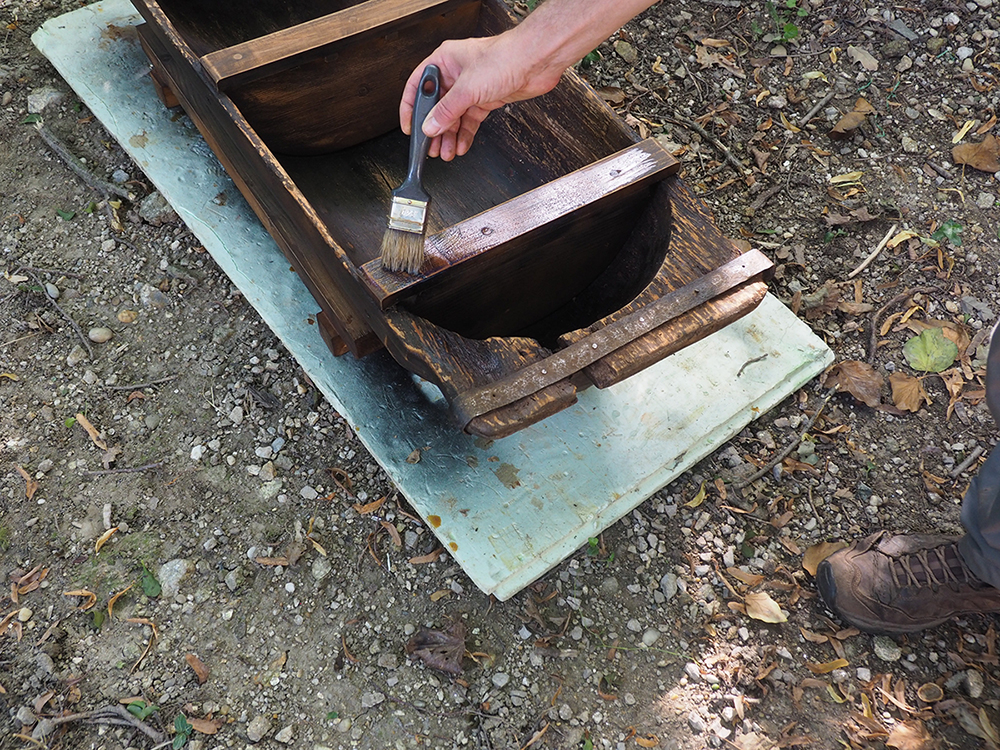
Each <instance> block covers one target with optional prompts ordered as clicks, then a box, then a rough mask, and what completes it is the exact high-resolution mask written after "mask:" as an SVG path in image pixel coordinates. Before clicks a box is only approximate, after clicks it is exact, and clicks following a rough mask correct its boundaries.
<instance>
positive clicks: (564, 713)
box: [559, 703, 573, 721]
mask: <svg viewBox="0 0 1000 750" xmlns="http://www.w3.org/2000/svg"><path fill="white" fill-rule="evenodd" d="M559 718H560V719H562V720H563V721H569V720H570V719H572V718H573V709H572V707H570V705H569V704H568V703H563V704H562V705H561V706H559Z"/></svg>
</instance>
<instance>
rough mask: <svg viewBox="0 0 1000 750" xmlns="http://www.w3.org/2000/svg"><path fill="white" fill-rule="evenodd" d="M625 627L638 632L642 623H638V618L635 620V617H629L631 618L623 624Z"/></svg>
mask: <svg viewBox="0 0 1000 750" xmlns="http://www.w3.org/2000/svg"><path fill="white" fill-rule="evenodd" d="M625 627H627V628H628V629H629V630H631V631H632V632H633V633H638V632H639V631H640V630H642V624H641V623H640V622H639V621H638V620H636V619H634V618H633V619H631V620H629V621H628V622H627V623H626V624H625Z"/></svg>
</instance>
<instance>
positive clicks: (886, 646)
mask: <svg viewBox="0 0 1000 750" xmlns="http://www.w3.org/2000/svg"><path fill="white" fill-rule="evenodd" d="M872 646H873V647H874V649H875V655H876V656H877V657H878V658H879V659H881V660H882V661H899V659H900V658H901V657H902V656H903V650H902V649H901V648H900V647H899V645H898V644H897V643H896V642H895V641H894V640H892V638H889V637H888V636H885V635H877V636H875V638H874V639H872Z"/></svg>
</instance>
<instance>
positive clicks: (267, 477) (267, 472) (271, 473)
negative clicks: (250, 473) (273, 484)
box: [257, 461, 277, 482]
mask: <svg viewBox="0 0 1000 750" xmlns="http://www.w3.org/2000/svg"><path fill="white" fill-rule="evenodd" d="M257 476H259V477H260V478H261V480H262V481H264V482H270V481H272V480H273V479H274V478H275V477H276V476H277V472H276V471H275V469H274V461H268V462H267V463H265V464H264V465H263V466H261V467H260V474H258V475H257Z"/></svg>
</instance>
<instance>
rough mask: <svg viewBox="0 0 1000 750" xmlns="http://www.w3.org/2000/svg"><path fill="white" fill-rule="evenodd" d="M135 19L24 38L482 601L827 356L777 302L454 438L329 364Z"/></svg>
mask: <svg viewBox="0 0 1000 750" xmlns="http://www.w3.org/2000/svg"><path fill="white" fill-rule="evenodd" d="M137 22H138V17H137V15H136V14H135V13H134V11H133V9H132V6H131V5H130V4H129V3H128V2H127V0H109V2H102V3H96V4H94V5H90V6H87V7H85V8H81V9H79V10H76V11H73V12H71V13H68V14H66V15H63V16H60V17H58V18H54V19H51V20H50V21H48V22H46V23H45V24H44V26H43V27H42V28H41V29H39V31H37V32H36V33H35V35H34V36H33V40H34V42H35V44H36V46H38V48H39V49H40V50H41V51H42V53H43V54H45V56H46V57H48V58H49V60H50V61H51V62H52V64H53V65H54V66H55V67H56V69H57V70H59V72H60V73H61V74H62V75H63V77H64V78H65V79H66V81H67V82H68V83H69V85H70V86H72V87H73V89H74V90H75V91H76V92H77V94H78V95H79V96H80V98H81V99H82V100H83V101H84V103H86V105H87V106H88V107H89V108H90V109H91V111H92V112H93V113H94V114H95V115H96V116H97V117H98V118H99V119H100V120H101V122H102V123H104V125H105V127H107V129H108V130H109V131H110V132H111V134H112V135H113V136H114V137H115V138H116V139H117V140H118V141H119V142H120V143H121V144H122V146H123V147H124V148H125V149H126V150H127V151H128V152H129V154H130V155H131V156H132V158H133V159H134V160H135V161H136V163H138V164H139V166H140V167H142V169H143V170H144V171H145V172H146V175H147V176H148V177H149V179H150V180H151V181H152V182H153V183H154V184H155V185H156V187H157V188H158V189H159V190H160V191H161V192H162V193H163V195H164V196H165V197H166V198H167V199H168V200H169V201H170V203H171V204H172V205H173V207H174V208H175V210H176V211H177V213H178V214H179V215H180V216H181V218H182V219H183V220H184V222H185V223H186V224H187V226H188V227H189V228H190V229H191V231H192V232H193V233H194V234H195V235H197V237H198V238H199V240H200V241H201V242H202V243H203V244H204V245H205V247H206V248H207V249H208V251H209V252H210V253H211V254H212V256H213V258H214V259H215V261H216V262H217V263H218V264H219V266H220V267H221V268H222V269H223V270H224V271H225V273H226V274H228V276H229V278H230V279H231V280H232V281H233V283H234V284H236V286H237V287H239V289H240V290H241V291H242V292H243V294H244V295H245V296H246V298H247V299H248V300H249V301H250V303H251V304H252V305H253V306H254V307H255V308H256V309H257V311H258V312H259V313H260V315H261V317H262V318H263V319H264V321H265V322H266V323H267V324H268V325H269V326H270V327H271V329H272V330H273V331H274V332H275V334H276V335H277V336H278V337H279V338H280V339H281V340H282V342H283V343H284V344H285V346H286V347H287V348H288V350H289V351H290V352H291V353H292V355H293V356H294V357H295V358H296V360H298V362H299V364H300V365H301V366H302V368H303V369H304V370H305V371H306V372H307V373H308V375H309V377H310V378H312V380H313V381H314V382H315V383H316V384H317V386H318V387H319V388H320V389H321V390H322V391H323V394H324V395H325V396H326V398H328V399H329V400H330V402H331V403H332V404H333V405H334V407H335V408H336V409H337V410H338V411H339V412H340V413H341V414H342V415H343V416H344V417H345V419H347V420H348V422H349V423H350V424H351V425H352V426H353V427H354V429H355V430H356V431H357V433H358V435H359V437H360V438H361V440H362V441H363V442H364V444H365V446H366V447H367V448H368V450H369V451H370V452H371V454H372V456H373V457H374V458H375V460H376V461H378V463H379V464H380V465H381V466H382V467H383V468H384V469H385V470H386V471H387V472H388V474H389V475H390V476H391V477H392V479H393V481H394V482H395V483H396V484H397V485H398V487H399V489H400V491H401V492H402V493H403V494H404V495H405V496H406V497H407V498H408V499H409V500H410V502H411V503H412V504H413V506H414V507H415V508H416V509H417V510H418V511H419V512H420V514H421V515H422V516H423V517H424V519H427V520H428V521H429V525H431V526H432V528H433V529H434V533H436V534H437V535H438V537H439V538H440V539H441V542H442V543H443V545H444V546H445V548H446V549H448V550H450V554H451V555H452V556H453V557H454V559H455V560H456V561H457V562H458V563H459V564H460V565H461V566H462V568H463V569H464V570H465V571H466V573H467V574H468V575H469V577H470V578H471V579H472V580H473V582H475V584H476V585H477V586H479V588H481V589H482V590H483V591H485V592H488V593H492V594H495V595H496V596H497V597H498V598H500V599H506V598H508V597H510V596H512V595H513V594H515V593H517V592H518V591H519V590H520V589H521V588H523V587H524V586H526V585H527V584H529V583H531V582H532V581H533V580H535V579H536V578H538V577H539V576H541V575H542V574H543V573H545V572H546V571H547V570H549V569H550V568H552V567H553V566H555V565H558V564H559V563H560V562H561V561H562V560H563V559H565V558H566V557H567V556H568V555H570V554H571V553H572V552H573V551H574V550H576V549H578V548H579V547H581V546H582V545H584V544H586V541H587V538H588V537H591V536H595V535H596V534H598V533H600V532H601V531H602V530H604V529H605V528H607V527H608V526H609V525H611V524H612V523H614V522H615V521H616V520H617V519H618V518H620V517H621V516H623V515H624V514H626V513H628V512H629V511H630V510H632V509H633V508H634V507H636V506H637V505H638V504H639V503H641V502H642V501H643V500H645V499H646V498H647V497H649V496H650V495H651V494H653V493H654V492H656V490H658V489H659V488H661V487H663V486H664V485H665V484H667V483H669V482H670V481H671V480H673V479H674V478H676V477H677V476H678V475H679V474H681V473H682V472H683V471H685V470H686V469H688V468H689V467H691V466H692V465H693V464H694V463H695V462H697V461H698V460H700V459H701V458H703V457H705V456H706V455H708V454H710V453H712V452H713V451H715V450H716V449H717V448H719V447H720V446H721V445H722V444H723V443H724V442H725V441H726V440H728V439H729V438H730V437H732V436H733V435H734V434H736V433H737V432H739V431H740V430H741V429H742V428H743V427H744V426H745V425H746V424H747V423H749V422H750V421H751V419H752V418H754V417H755V416H758V415H759V414H761V413H763V412H765V411H767V410H768V409H770V408H771V407H773V406H774V405H776V404H777V403H778V402H780V401H781V400H782V399H784V398H785V397H786V396H788V395H789V394H791V393H793V392H794V391H795V390H796V389H798V388H799V387H801V386H802V385H803V384H804V383H806V382H807V381H808V380H809V379H811V378H812V377H814V376H815V375H816V374H818V373H819V372H820V371H821V370H822V369H823V368H824V367H825V366H826V365H827V364H828V363H829V362H830V361H831V360H832V353H831V352H830V350H829V349H828V348H827V347H826V346H825V345H824V344H823V343H822V342H821V341H820V340H819V339H818V338H817V337H816V336H815V335H813V334H812V332H811V331H810V330H809V329H808V327H807V326H805V325H804V324H803V323H802V322H801V321H799V320H798V319H797V318H796V317H795V316H794V315H792V314H791V312H789V311H788V310H787V309H786V308H785V307H784V306H783V305H782V304H781V303H780V302H778V301H777V300H776V299H774V298H773V297H770V296H769V297H767V298H766V299H765V300H764V302H763V303H762V304H761V305H760V307H759V308H758V309H757V310H756V311H754V312H753V313H752V314H750V315H748V316H747V317H745V318H743V319H742V320H740V321H739V322H737V323H736V324H734V325H732V326H729V327H728V328H726V329H724V330H723V331H720V332H718V333H716V334H713V335H712V336H710V337H708V338H706V339H704V340H703V341H701V342H699V343H697V344H695V345H693V346H691V347H689V348H687V349H685V350H684V351H682V352H681V353H679V354H676V355H674V356H672V357H669V358H668V359H666V360H665V361H663V362H661V363H659V364H658V365H656V366H654V367H651V368H649V369H648V370H645V371H644V372H642V373H640V374H638V375H636V376H634V377H632V378H630V379H629V380H627V381H625V382H623V383H620V384H618V385H616V386H613V387H612V388H609V389H606V390H603V391H598V390H596V389H591V390H589V391H585V392H584V393H582V394H581V396H580V400H579V403H578V404H577V405H576V406H574V407H571V408H570V409H567V410H566V411H563V412H561V413H559V414H557V415H555V416H553V417H551V418H549V419H547V420H545V421H544V422H542V423H541V424H538V425H535V426H533V427H530V428H528V429H526V430H523V431H521V432H518V433H516V434H515V435H512V436H511V437H509V438H505V439H503V440H499V441H496V442H492V443H491V442H488V441H483V440H481V439H474V438H471V437H469V436H467V435H463V434H462V433H460V432H458V431H457V430H456V429H455V427H454V426H453V425H452V424H451V423H450V422H449V419H448V414H447V409H446V406H445V403H444V400H443V398H442V397H441V395H440V393H439V392H438V391H437V390H436V389H435V388H434V387H433V386H430V385H429V384H426V383H423V382H421V381H419V379H416V378H414V377H413V376H411V375H410V374H409V373H407V372H406V371H404V370H403V369H402V368H400V367H399V366H398V365H397V364H396V363H395V362H394V361H393V360H392V359H391V358H389V357H388V355H385V354H384V353H380V354H376V355H373V356H371V357H368V358H366V359H364V360H361V361H358V360H354V359H352V358H339V359H338V358H335V357H333V356H332V355H331V354H330V352H329V351H328V350H327V348H326V346H325V345H324V344H323V341H322V339H321V338H320V334H319V330H318V326H316V325H314V324H313V323H314V321H315V315H316V313H317V312H318V309H317V306H316V305H315V303H314V302H313V300H312V298H311V297H310V295H309V293H308V291H307V290H306V288H305V287H304V286H303V285H302V283H301V282H300V281H299V279H298V277H297V276H295V274H294V273H292V272H290V271H289V268H288V263H287V262H286V261H285V259H284V256H283V255H282V254H281V252H280V251H279V249H278V247H277V246H276V245H275V244H274V242H273V241H272V240H271V238H270V237H269V236H268V235H267V233H266V232H265V231H264V229H263V227H262V226H261V225H260V223H259V222H258V221H257V219H256V217H255V216H254V215H253V212H252V211H251V210H250V208H249V206H247V204H246V203H245V202H244V200H243V199H242V197H241V196H240V194H239V192H238V190H237V189H236V188H235V186H234V185H233V184H232V182H231V181H230V180H229V178H228V177H227V175H226V174H225V172H224V170H223V169H222V167H221V166H220V164H219V162H218V161H217V160H216V159H215V157H214V155H213V154H212V153H211V151H210V150H209V148H208V147H207V146H206V145H205V142H204V141H203V140H202V139H201V137H200V136H199V135H198V133H197V131H196V130H195V128H194V127H193V126H192V124H191V123H190V121H189V120H187V118H185V117H181V118H178V117H176V116H175V114H174V113H171V112H169V111H167V110H165V109H164V108H163V106H162V105H161V104H160V102H159V100H158V99H157V98H156V96H155V94H154V92H153V86H152V83H151V82H150V80H149V77H148V76H147V75H146V72H147V70H148V63H147V61H146V59H145V58H144V56H143V54H142V51H141V50H140V48H139V45H138V40H137V37H136V35H135V33H134V31H132V30H131V29H130V28H129V27H131V26H132V25H133V24H135V23H137ZM222 196H224V197H222ZM763 355H767V356H766V357H765V358H764V359H760V358H761V357H762V356H763ZM751 361H753V363H752V364H750V365H748V366H747V367H746V368H745V369H743V371H742V373H740V371H741V368H743V366H744V364H746V363H747V362H751ZM416 448H420V449H424V448H426V450H423V451H422V458H421V460H420V462H419V463H416V464H409V463H407V462H406V457H407V456H409V455H410V453H411V452H412V451H413V450H414V449H416ZM291 489H292V490H293V491H294V490H295V489H296V488H294V487H293V488H291ZM262 510H263V509H262ZM438 519H440V520H438Z"/></svg>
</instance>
